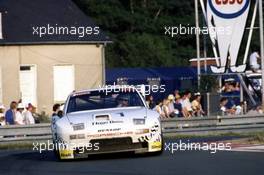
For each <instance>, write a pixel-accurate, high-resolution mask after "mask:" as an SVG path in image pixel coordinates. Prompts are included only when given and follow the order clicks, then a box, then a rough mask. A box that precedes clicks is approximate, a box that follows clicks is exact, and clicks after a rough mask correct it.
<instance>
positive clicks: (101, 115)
mask: <svg viewBox="0 0 264 175" xmlns="http://www.w3.org/2000/svg"><path fill="white" fill-rule="evenodd" d="M67 117H68V119H69V122H70V123H72V124H76V123H80V122H83V123H86V124H88V125H90V124H91V123H93V122H103V121H114V122H115V121H116V122H118V121H120V122H121V121H122V122H131V121H132V120H133V119H134V118H137V119H140V118H142V119H143V118H146V117H147V109H146V108H144V107H128V108H115V109H104V110H93V111H81V112H74V113H69V114H67Z"/></svg>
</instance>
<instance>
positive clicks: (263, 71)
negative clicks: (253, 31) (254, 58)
mask: <svg viewBox="0 0 264 175" xmlns="http://www.w3.org/2000/svg"><path fill="white" fill-rule="evenodd" d="M259 28H260V56H261V74H262V78H261V82H262V84H261V85H262V108H263V109H264V36H263V35H264V32H263V4H262V0H259Z"/></svg>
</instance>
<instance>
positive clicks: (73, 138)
mask: <svg viewBox="0 0 264 175" xmlns="http://www.w3.org/2000/svg"><path fill="white" fill-rule="evenodd" d="M76 139H85V135H84V134H75V135H70V140H76Z"/></svg>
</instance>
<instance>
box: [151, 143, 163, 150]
mask: <svg viewBox="0 0 264 175" xmlns="http://www.w3.org/2000/svg"><path fill="white" fill-rule="evenodd" d="M150 147H151V149H152V150H160V149H161V142H157V141H155V142H152V143H150Z"/></svg>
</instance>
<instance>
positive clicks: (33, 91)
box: [19, 65, 37, 105]
mask: <svg viewBox="0 0 264 175" xmlns="http://www.w3.org/2000/svg"><path fill="white" fill-rule="evenodd" d="M19 80H20V81H19V84H20V94H21V99H22V103H24V104H28V103H32V104H33V105H37V69H36V66H35V65H21V66H20V71H19Z"/></svg>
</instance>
